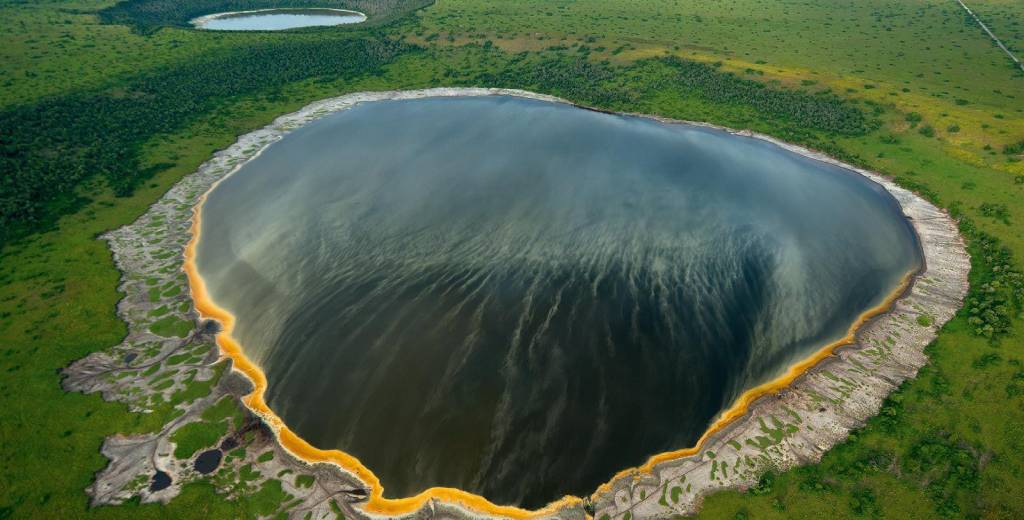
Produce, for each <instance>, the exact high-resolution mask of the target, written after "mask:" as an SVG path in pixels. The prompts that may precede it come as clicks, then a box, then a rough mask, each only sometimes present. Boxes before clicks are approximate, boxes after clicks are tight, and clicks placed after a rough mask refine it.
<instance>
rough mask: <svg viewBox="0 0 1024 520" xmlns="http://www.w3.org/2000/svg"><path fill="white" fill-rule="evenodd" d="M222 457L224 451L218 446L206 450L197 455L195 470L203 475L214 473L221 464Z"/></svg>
mask: <svg viewBox="0 0 1024 520" xmlns="http://www.w3.org/2000/svg"><path fill="white" fill-rule="evenodd" d="M221 457H223V453H221V451H220V450H218V449H216V448H214V449H212V450H206V451H204V452H202V453H200V454H199V456H198V457H196V462H195V466H194V467H195V470H196V471H198V472H199V473H201V474H203V475H206V474H209V473H213V471H214V470H215V469H217V467H218V466H220V459H221Z"/></svg>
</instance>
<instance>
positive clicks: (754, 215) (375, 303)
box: [197, 97, 921, 507]
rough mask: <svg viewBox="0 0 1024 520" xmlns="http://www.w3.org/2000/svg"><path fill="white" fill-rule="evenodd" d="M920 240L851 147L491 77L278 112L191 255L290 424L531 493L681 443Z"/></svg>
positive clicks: (438, 478)
mask: <svg viewBox="0 0 1024 520" xmlns="http://www.w3.org/2000/svg"><path fill="white" fill-rule="evenodd" d="M920 261H921V259H920V256H919V251H918V248H917V243H916V240H915V237H914V235H913V231H912V229H911V227H910V225H909V223H908V222H907V221H906V220H905V219H904V218H903V216H902V213H901V212H900V210H899V207H898V205H897V204H896V202H895V200H894V199H893V198H892V197H891V196H890V195H889V194H888V193H887V192H886V191H884V190H883V189H882V188H881V187H880V186H878V185H876V184H874V183H871V182H869V181H867V180H866V179H864V178H863V177H861V176H859V175H857V174H855V173H852V172H849V171H846V170H843V169H841V168H838V167H834V166H830V165H826V164H823V163H820V162H817V161H814V160H811V159H807V158H804V157H802V156H799V155H796V154H793V153H791V152H787V151H785V150H783V149H780V148H778V147H777V146H775V145H772V144H770V143H766V142H764V141H759V140H756V139H752V138H746V137H739V136H734V135H730V134H728V133H725V132H722V131H718V130H712V129H706V128H699V127H692V126H686V125H669V124H663V123H659V122H655V121H652V120H648V119H643V118H636V117H623V116H616V115H609V114H602V113H597V112H592V111H587V110H582V109H577V108H573V107H570V106H567V105H561V104H553V103H547V102H540V101H532V100H524V99H518V98H509V97H480V98H471V97H465V98H437V99H426V100H412V101H381V102H373V103H365V104H362V105H359V106H357V107H355V108H353V109H351V110H348V111H344V112H340V113H337V114H334V115H331V116H328V117H325V118H324V119H321V120H319V121H316V122H314V123H311V124H309V125H308V126H306V127H304V128H302V129H300V130H297V131H295V132H294V133H292V134H290V135H288V136H287V137H285V138H284V139H283V140H282V141H280V142H278V143H276V144H274V145H273V146H271V147H270V148H269V149H267V150H266V151H265V152H264V153H263V154H262V155H261V156H260V157H259V158H257V159H255V160H253V161H252V162H250V163H249V164H247V165H245V166H244V167H243V168H242V169H241V170H240V171H239V172H238V173H236V174H235V175H234V176H232V177H230V178H229V179H227V180H226V181H224V182H223V183H222V184H221V185H220V186H219V187H218V188H216V189H215V190H214V191H213V192H212V193H211V194H210V197H209V200H208V201H207V202H206V205H205V207H204V209H203V227H202V238H201V241H200V243H199V249H198V258H197V262H198V267H199V270H200V272H201V274H202V275H203V276H204V278H205V279H206V281H207V284H208V287H209V290H210V293H211V296H212V297H213V298H214V300H215V301H217V302H218V303H219V304H220V305H221V306H223V307H225V308H226V309H228V310H230V311H231V312H233V313H234V314H235V315H236V316H237V317H238V323H237V326H236V329H235V335H236V337H237V338H238V339H239V340H240V341H241V342H242V344H243V345H244V347H245V349H246V352H247V353H248V354H249V356H250V357H251V358H252V359H254V360H255V361H257V362H258V363H259V364H260V365H261V366H262V367H263V368H264V370H265V371H266V373H267V377H268V379H269V386H268V390H267V400H268V402H269V404H270V405H271V407H272V408H273V409H274V410H275V411H276V412H277V413H278V414H279V415H280V416H281V417H282V418H283V419H284V420H285V422H286V423H287V424H288V425H289V426H290V427H291V428H292V429H293V430H295V431H296V433H298V434H299V435H301V436H303V437H304V438H306V439H307V440H308V441H310V442H311V443H312V444H314V445H315V446H318V447H321V448H339V449H342V450H344V451H346V452H349V453H352V454H354V455H355V456H357V457H359V458H360V459H361V460H362V462H363V463H364V464H366V465H367V466H368V467H369V468H370V469H371V470H373V471H374V472H375V473H376V474H377V475H378V476H379V477H380V478H381V480H382V482H383V485H384V488H385V495H386V496H388V497H397V496H407V495H410V494H413V493H416V492H418V491H420V490H422V489H423V488H425V487H428V486H433V485H443V486H455V487H459V488H463V489H467V490H470V491H474V492H478V493H480V494H483V495H484V496H485V497H487V498H489V499H491V500H493V501H496V502H499V503H514V504H519V505H523V506H529V507H532V506H538V505H542V504H544V503H546V502H548V501H550V500H552V499H555V498H558V497H560V496H562V495H563V494H566V493H575V494H587V493H589V492H591V491H593V489H594V488H595V487H596V486H597V485H599V484H601V483H603V482H605V481H607V480H608V479H609V478H610V477H611V476H612V475H613V474H614V473H615V472H616V471H618V470H621V469H624V468H626V467H630V466H633V465H637V464H641V463H643V462H644V461H645V460H646V459H647V458H648V457H649V456H650V455H653V454H655V453H659V452H662V451H667V450H671V449H678V448H683V447H688V446H690V445H692V444H693V443H694V441H696V439H697V438H698V437H699V436H700V435H701V433H702V432H703V431H704V429H705V428H706V427H707V425H708V424H709V422H710V421H711V420H712V419H713V418H714V417H715V415H716V414H718V413H719V412H720V411H721V410H723V409H724V408H726V407H728V405H729V404H730V403H731V402H732V400H733V399H734V398H735V397H736V396H738V394H740V393H742V391H743V390H745V389H748V388H750V387H752V386H755V385H756V384H758V383H761V382H764V381H766V380H768V379H770V378H771V377H773V376H775V375H777V374H779V373H780V372H782V371H784V370H785V368H786V367H787V366H788V365H789V364H791V363H792V362H793V361H795V360H797V359H800V358H803V357H806V356H807V355H808V354H809V353H811V352H813V351H815V350H816V349H817V348H819V347H821V346H822V345H824V344H826V343H828V342H830V341H831V340H834V339H837V338H839V337H842V336H843V335H844V333H845V331H846V329H847V328H848V326H849V325H850V324H851V323H852V322H853V321H854V320H855V319H856V318H857V317H858V316H859V315H860V314H861V313H863V312H864V311H865V310H867V309H869V308H871V307H873V306H874V305H876V304H878V303H879V302H881V301H882V300H883V299H884V298H885V296H887V295H888V294H889V293H890V292H891V291H892V290H894V288H896V287H897V286H898V284H899V281H900V279H901V278H902V277H903V276H904V275H905V274H906V273H908V272H910V271H911V270H914V269H916V268H917V267H918V266H919V264H920Z"/></svg>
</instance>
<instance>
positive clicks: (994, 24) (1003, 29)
mask: <svg viewBox="0 0 1024 520" xmlns="http://www.w3.org/2000/svg"><path fill="white" fill-rule="evenodd" d="M964 3H965V4H967V7H970V8H971V10H972V11H974V14H976V15H978V16H979V17H980V18H981V21H982V22H983V23H984V24H985V25H987V26H988V28H989V29H992V32H994V33H995V34H996V36H997V37H999V39H1000V40H1001V41H1002V42H1003V44H1005V45H1006V46H1007V47H1009V48H1010V50H1011V51H1013V52H1014V54H1016V55H1017V57H1018V58H1021V54H1022V53H1024V3H1021V2H1018V1H1017V0H964ZM1021 59H1024V58H1021Z"/></svg>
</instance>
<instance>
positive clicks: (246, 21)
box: [191, 9, 366, 31]
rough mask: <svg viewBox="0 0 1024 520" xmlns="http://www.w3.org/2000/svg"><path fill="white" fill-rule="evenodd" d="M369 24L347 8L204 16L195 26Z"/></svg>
mask: <svg viewBox="0 0 1024 520" xmlns="http://www.w3.org/2000/svg"><path fill="white" fill-rule="evenodd" d="M365 21H366V15H365V14H363V13H360V12H356V11H347V10H344V9H262V10H258V11H236V12H230V13H217V14H211V15H206V16H200V17H199V18H196V19H194V20H192V22H191V23H192V25H194V26H195V27H197V28H199V29H210V30H217V31H283V30H285V29H297V28H299V27H326V26H332V25H346V24H353V23H361V22H365Z"/></svg>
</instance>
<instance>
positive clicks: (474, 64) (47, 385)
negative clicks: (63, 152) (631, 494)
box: [0, 0, 1024, 519]
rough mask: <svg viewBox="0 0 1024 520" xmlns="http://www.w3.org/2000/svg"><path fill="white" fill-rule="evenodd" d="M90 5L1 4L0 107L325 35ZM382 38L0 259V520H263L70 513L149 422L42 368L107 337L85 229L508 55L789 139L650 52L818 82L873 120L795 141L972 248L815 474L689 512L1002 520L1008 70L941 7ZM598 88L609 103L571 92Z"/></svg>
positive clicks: (1010, 354) (1006, 424)
mask: <svg viewBox="0 0 1024 520" xmlns="http://www.w3.org/2000/svg"><path fill="white" fill-rule="evenodd" d="M968 4H969V5H971V6H972V8H974V9H975V11H976V12H977V13H978V14H979V15H980V16H982V17H983V19H985V20H986V22H987V23H989V22H990V26H991V27H992V29H993V30H994V31H996V33H997V34H999V35H1000V36H1001V37H1003V38H1004V39H1005V41H1006V42H1007V44H1009V45H1011V47H1014V48H1016V49H1017V50H1018V51H1019V50H1020V49H1021V48H1022V47H1024V26H1022V24H1024V8H1022V7H1021V4H1020V3H1019V2H1014V1H1010V0H984V1H972V2H968ZM107 5H110V2H90V1H71V2H59V1H57V2H45V1H44V2H11V1H3V2H0V17H2V19H3V20H4V22H3V25H4V27H5V31H4V33H3V35H2V36H0V42H2V45H0V85H2V86H3V88H0V110H7V109H9V108H11V107H17V106H32V104H33V103H38V102H40V101H41V100H48V99H57V98H61V97H65V96H71V95H76V94H79V93H82V92H90V93H92V92H102V93H105V94H104V95H112V96H117V95H123V94H124V93H125V89H126V88H127V85H130V84H131V82H132V81H133V78H136V77H137V76H138V75H139V74H141V73H144V72H146V71H153V70H157V69H161V70H163V69H166V70H172V71H173V70H177V68H179V67H183V66H184V65H186V64H188V63H189V62H190V60H193V59H195V56H197V55H203V56H206V57H213V58H216V57H217V56H220V55H224V56H228V55H231V54H232V53H236V52H241V51H240V49H241V50H244V49H246V48H251V47H252V46H254V45H257V44H268V45H274V44H275V43H277V42H284V41H292V40H297V39H300V40H309V41H317V40H319V39H321V38H334V37H337V36H335V35H334V33H331V32H330V31H329V30H328V31H313V32H304V33H298V34H271V33H255V34H228V33H202V32H197V31H191V30H186V29H178V28H164V29H161V30H159V31H156V32H155V33H153V34H149V35H140V34H137V33H134V32H132V31H130V30H129V29H128V28H126V27H124V26H117V25H102V24H100V23H99V22H98V20H97V18H96V16H95V15H93V14H88V13H87V12H86V11H92V10H95V9H98V8H100V7H104V6H107ZM989 17H991V19H989ZM383 31H384V32H385V33H386V35H387V36H388V37H389V38H393V39H402V40H404V41H407V42H410V43H413V44H416V45H419V46H420V47H421V49H419V50H416V51H415V52H409V53H406V54H403V55H401V56H400V57H398V58H397V59H396V60H394V61H392V62H389V63H387V64H385V65H383V66H382V68H381V69H380V70H376V71H374V72H373V73H369V74H361V75H358V76H356V77H341V78H337V77H331V78H327V79H323V78H320V77H317V76H310V77H304V78H301V79H297V80H295V81H291V82H289V83H287V84H285V85H283V86H275V87H274V88H272V89H267V90H266V91H255V92H252V93H249V94H247V95H245V96H234V97H231V96H228V97H225V98H223V99H217V100H215V102H212V103H211V104H209V105H203V110H204V112H203V113H199V114H196V116H195V117H194V118H193V119H190V120H188V121H186V122H185V123H183V124H181V125H179V126H176V127H173V128H170V129H168V130H162V131H159V132H153V133H152V135H149V136H148V137H147V138H146V139H145V140H144V142H141V143H136V144H133V146H135V147H137V150H138V153H139V156H140V165H141V166H142V167H152V166H157V165H161V167H160V169H157V170H155V174H154V175H153V176H152V177H151V178H148V179H147V180H145V182H142V183H141V184H139V186H138V187H137V188H136V189H135V190H134V192H132V193H131V194H130V195H129V196H121V197H115V196H114V195H113V192H112V190H111V189H110V188H109V187H108V186H107V185H106V183H105V182H104V180H103V177H102V176H100V175H98V174H99V173H100V172H95V173H96V174H97V175H96V176H92V177H89V178H88V180H87V181H86V182H85V183H84V184H82V185H80V186H79V187H78V189H77V194H78V195H79V196H80V197H81V200H79V201H78V203H77V204H75V205H74V207H75V208H76V209H75V210H74V211H73V212H71V213H68V214H65V215H64V216H62V217H61V218H60V220H59V221H57V224H56V225H55V226H53V227H52V228H49V229H46V230H43V231H40V232H38V233H35V234H33V235H30V236H28V237H27V238H24V239H23V240H20V241H19V242H17V243H13V244H8V245H6V246H5V247H4V248H3V250H2V251H0V286H2V287H3V288H2V290H0V393H2V395H4V398H3V400H2V402H3V406H0V519H2V518H6V517H13V518H56V517H65V518H79V517H85V516H97V517H111V518H122V517H153V518H156V517H167V518H192V517H210V516H211V515H213V516H214V517H222V516H230V517H236V516H242V517H248V516H255V515H256V513H257V512H258V511H264V510H266V504H265V503H263V502H262V501H265V500H267V499H266V497H262V498H253V499H251V500H241V501H237V502H227V501H225V500H223V499H222V498H219V496H218V495H217V494H216V493H215V490H214V485H213V483H212V482H208V483H201V484H198V485H193V486H190V487H188V488H187V489H186V492H185V493H184V494H183V495H182V496H180V497H178V498H177V499H175V500H174V501H172V502H171V504H170V505H169V506H153V505H147V506H140V505H138V504H127V505H125V506H120V507H106V508H99V509H88V507H87V506H88V502H87V497H86V495H85V493H84V491H83V490H84V488H85V487H86V486H87V485H88V484H89V483H90V482H91V480H92V476H93V474H94V473H95V472H96V471H98V470H99V469H101V468H102V467H103V466H104V465H105V463H106V461H105V459H104V457H103V456H101V455H100V454H99V451H98V450H99V446H100V444H101V442H102V440H103V438H104V437H105V436H108V435H112V434H115V433H118V432H120V433H128V432H140V431H149V430H152V429H154V428H155V427H157V426H158V425H160V424H162V423H163V421H164V420H166V417H162V416H160V414H148V415H144V414H133V413H129V412H128V411H127V409H126V408H125V407H124V406H123V405H119V404H113V403H105V402H103V401H102V400H101V398H100V397H99V396H98V395H81V394H69V393H65V392H63V391H62V390H61V388H60V382H59V375H58V374H57V371H58V370H59V369H61V368H62V367H64V366H66V365H67V364H68V363H69V362H71V361H72V360H75V359H78V358H81V357H83V356H84V355H86V354H88V353H89V352H94V351H97V350H101V349H104V348H106V347H108V346H110V345H113V344H115V343H117V342H118V341H120V338H121V337H122V335H123V334H124V333H125V327H124V324H122V323H120V322H119V320H118V319H117V318H116V316H115V314H114V306H115V304H116V302H117V300H118V298H119V296H118V293H117V290H116V286H117V281H118V272H117V270H116V269H115V268H114V266H113V264H112V261H111V257H110V253H109V251H108V250H107V248H106V245H105V244H104V243H103V242H101V241H98V240H96V236H97V235H98V234H100V233H102V232H103V231H105V230H108V229H112V228H114V227H117V226H119V225H123V224H125V223H128V222H130V221H132V220H133V219H134V218H136V217H137V216H138V215H140V214H141V213H142V212H143V211H144V210H145V208H146V207H147V206H148V205H149V204H150V203H152V202H153V201H155V200H156V199H157V198H158V197H159V196H160V195H161V194H162V193H163V192H164V191H166V190H167V189H168V188H169V187H170V186H171V185H172V184H173V183H174V182H175V181H176V180H177V179H179V178H181V177H182V176H183V175H185V174H187V173H189V172H191V171H193V170H194V169H195V168H196V167H197V166H198V165H199V164H200V163H201V162H203V161H204V160H205V159H206V158H208V157H209V156H210V154H211V153H212V152H213V151H214V150H217V149H219V148H223V147H224V146H226V145H228V144H229V143H231V142H232V141H233V140H234V139H235V136H237V135H238V134H241V133H244V132H246V131H248V130H250V129H253V128H256V127H259V126H262V125H264V124H266V123H267V122H269V121H270V120H271V119H273V118H274V117H275V116H276V115H280V114H282V113H286V112H289V111H293V110H295V109H297V108H299V107H300V106H302V105H304V104H305V103H307V102H310V101H313V100H315V99H319V98H323V97H328V96H334V95H339V94H342V93H345V92H354V91H360V90H382V89H395V88H419V87H426V86H438V85H449V84H459V85H463V84H476V83H477V82H479V81H484V80H485V79H487V78H495V77H502V76H500V75H498V73H499V72H501V71H502V70H507V69H509V68H511V67H514V66H516V65H515V63H516V60H517V59H519V58H520V57H522V58H523V59H526V60H539V61H542V60H556V59H557V60H561V61H559V62H557V63H568V62H571V61H572V60H583V61H585V62H586V63H591V64H595V66H601V67H605V69H602V70H603V71H606V73H602V75H601V79H600V80H599V81H594V82H592V83H593V85H591V86H588V88H582V87H581V88H569V87H564V86H561V84H559V83H557V82H554V81H540V80H538V82H537V83H536V85H535V88H536V89H537V90H543V91H547V92H550V93H554V94H558V95H561V96H564V97H569V98H571V99H573V100H576V101H582V102H591V103H593V102H597V103H604V104H606V105H608V107H609V108H615V109H620V110H621V109H626V110H631V111H637V112H647V113H656V114H661V115H665V116H669V117H674V118H680V119H693V120H706V121H710V122H714V123H718V124H723V125H727V126H733V127H738V128H753V129H756V130H760V131H763V132H766V133H769V134H775V135H782V134H783V133H785V132H789V131H790V130H792V128H791V126H792V125H791V124H790V123H788V122H787V120H784V118H783V117H781V116H772V115H770V114H766V113H764V112H761V111H758V110H755V109H753V108H751V106H750V105H747V104H743V103H738V104H737V103H723V102H721V101H717V100H715V99H714V98H711V97H709V96H708V95H706V94H702V93H700V92H697V91H694V90H689V89H686V88H682V87H680V86H679V84H678V83H676V82H674V80H672V78H674V76H672V75H671V73H670V72H671V71H669V70H668V69H666V68H664V66H663V65H661V64H660V63H661V62H655V63H654V64H651V63H649V62H644V63H641V64H639V65H638V64H637V60H641V59H646V58H652V57H663V56H666V55H670V56H677V57H681V58H685V59H688V60H695V61H699V62H703V63H720V70H724V71H731V72H733V73H735V74H736V75H738V76H740V77H743V78H747V79H752V80H756V81H759V82H763V83H765V84H766V85H767V86H769V87H771V88H777V89H795V90H803V91H809V92H818V91H822V90H826V89H828V90H830V91H831V92H833V93H835V94H837V95H839V96H841V97H843V98H844V99H849V100H854V101H857V102H858V103H857V106H859V107H862V108H863V109H864V110H866V111H871V113H872V114H874V115H875V117H877V118H878V119H879V120H880V121H881V125H880V128H878V129H877V130H872V131H870V132H868V133H866V134H863V135H839V134H832V133H829V132H827V131H824V130H815V131H813V132H810V133H809V134H808V135H807V136H806V138H807V139H813V142H814V143H828V144H829V145H830V146H834V147H835V149H836V151H840V152H842V153H844V154H846V155H848V156H850V157H855V158H856V160H857V162H860V163H862V164H864V165H866V166H868V167H870V168H872V169H876V170H878V171H881V172H884V173H887V174H890V175H892V176H894V177H896V178H897V179H898V180H899V182H901V183H902V184H904V185H905V186H907V187H910V188H912V189H915V190H916V191H918V192H919V193H922V194H923V195H925V196H927V197H929V198H931V199H932V200H933V201H935V202H937V203H938V204H940V205H941V206H943V207H946V208H950V209H952V210H953V211H955V213H956V214H957V215H960V216H962V217H964V218H965V219H967V220H965V225H964V226H963V227H964V229H965V232H966V233H967V237H968V239H969V243H970V249H971V253H972V255H973V259H972V262H973V268H974V270H973V272H972V294H971V297H970V299H969V301H968V304H967V309H966V310H965V311H964V312H962V313H961V314H960V315H959V316H958V317H957V318H956V319H955V320H953V321H952V322H951V323H950V324H949V325H947V326H946V327H945V329H944V330H943V331H942V333H941V334H940V337H939V339H938V340H937V341H936V342H935V344H934V345H932V347H930V349H929V354H930V356H931V360H932V363H931V365H930V366H928V367H927V368H926V369H924V370H923V371H922V373H921V376H920V377H919V378H918V379H916V380H914V381H912V382H909V383H907V384H906V385H905V386H904V388H903V389H902V390H901V391H900V392H899V393H898V394H897V395H895V396H894V397H893V398H891V399H890V400H889V402H888V403H887V405H886V407H885V408H884V410H883V413H882V414H881V415H880V416H879V417H878V418H876V419H874V420H872V421H871V422H870V423H869V424H868V425H867V426H866V427H865V428H864V429H863V431H860V432H858V433H857V434H855V435H854V437H852V438H851V440H850V441H849V442H847V443H846V444H844V445H843V446H841V447H840V448H838V449H836V450H834V451H833V452H831V453H829V454H828V455H827V456H826V458H825V460H824V461H823V463H822V464H821V465H818V466H811V467H807V468H803V469H799V470H796V471H791V472H788V473H785V474H781V475H777V476H774V477H771V478H767V479H765V480H764V481H763V482H762V484H761V485H760V486H758V487H757V488H755V489H753V490H751V491H749V492H745V493H740V492H728V493H722V494H719V495H716V496H713V497H712V498H711V499H709V500H708V502H707V503H706V506H705V509H704V511H703V513H702V516H705V517H708V518H782V517H820V516H824V515H830V516H833V517H838V518H871V517H883V516H884V517H888V518H935V517H951V518H958V517H974V518H1020V517H1021V516H1022V515H1024V495H1022V494H1021V493H1020V489H1021V487H1022V485H1024V457H1022V454H1024V366H1022V360H1024V320H1022V319H1021V299H1022V298H1024V295H1022V289H1021V283H1022V281H1021V278H1020V275H1019V274H1017V273H1019V271H1020V268H1021V262H1022V261H1021V259H1022V258H1024V233H1022V232H1021V231H1020V229H1021V226H1024V202H1021V200H1022V199H1024V162H1022V161H1021V159H1022V158H1024V157H1022V152H1024V150H1022V151H1017V152H1014V150H1015V149H1014V148H1013V145H1014V144H1015V143H1017V142H1020V141H1022V140H1024V75H1022V74H1021V73H1020V72H1019V71H1015V70H1014V69H1013V68H1012V67H1011V65H1010V63H1009V61H1008V60H1007V59H1006V57H1005V56H1004V55H1003V54H1001V53H1000V52H999V51H998V49H997V48H995V47H994V46H993V45H992V44H991V42H990V41H989V40H988V38H987V36H985V35H984V33H983V32H982V31H981V30H980V29H979V28H978V27H976V26H974V25H972V24H970V23H968V22H966V21H965V18H964V16H963V13H962V10H961V9H960V7H959V5H957V4H956V2H953V1H952V0H950V1H945V0H943V1H924V0H908V1H897V0H890V1H884V0H868V1H865V2H841V1H838V0H826V1H822V2H803V1H790V0H784V1H772V0H723V1H720V2H684V1H682V0H679V1H670V0H650V1H643V2H641V1H629V0H578V1H575V2H568V1H566V2H550V1H539V0H522V1H516V2H511V1H503V2H491V1H484V0H440V1H439V2H438V3H437V4H435V5H434V6H432V7H429V8H427V9H424V10H421V11H417V12H416V13H415V14H414V15H413V16H412V17H409V18H407V19H404V20H402V21H400V22H398V23H395V24H392V25H389V26H387V27H385V28H384V29H383ZM488 42H489V43H488ZM520 52H526V54H524V55H517V54H516V53H520ZM652 77H653V78H654V79H656V80H657V81H655V80H651V79H650V78H652ZM541 79H543V78H541ZM480 86H506V85H500V84H499V85H494V84H481V85H480ZM589 88H593V89H598V90H596V91H595V90H588V89H589ZM600 89H605V90H614V92H616V93H620V94H621V93H623V92H626V93H628V94H629V95H628V96H621V95H620V96H618V97H601V96H598V95H596V94H595V95H594V96H593V97H594V99H587V97H588V96H591V95H592V94H594V93H595V92H597V94H600V93H601V92H602V91H601V90H600ZM603 99H606V100H607V101H601V100H603ZM595 100H596V101H595ZM183 101H187V99H186V100H183ZM869 102H870V104H869ZM929 129H930V130H929ZM1008 146H1009V147H1010V148H1009V149H1008V152H1009V153H1004V148H1005V147H1008ZM8 174H9V172H0V175H4V176H6V175H8ZM996 241H997V242H998V244H999V245H998V246H993V245H992V244H994V243H995V242H996ZM1003 248H1005V251H1003ZM986 327H990V329H988V330H986ZM1001 328H1005V330H1004V331H1000V330H999V329H1001ZM261 500H262V501H261Z"/></svg>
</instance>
